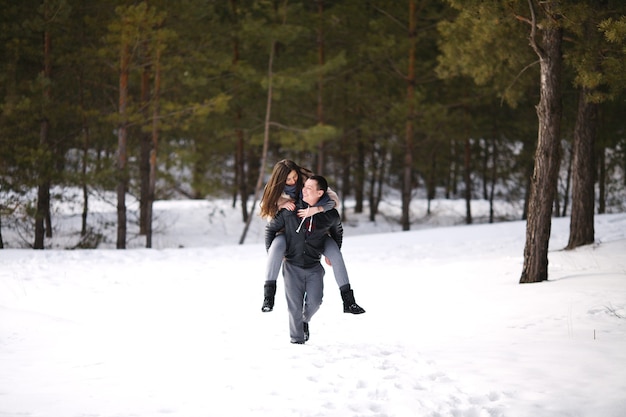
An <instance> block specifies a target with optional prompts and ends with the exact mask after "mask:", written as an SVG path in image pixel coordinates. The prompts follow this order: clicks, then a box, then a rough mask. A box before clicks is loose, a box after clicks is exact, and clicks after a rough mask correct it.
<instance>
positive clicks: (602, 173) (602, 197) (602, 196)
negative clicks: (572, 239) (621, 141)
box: [598, 146, 606, 214]
mask: <svg viewBox="0 0 626 417" xmlns="http://www.w3.org/2000/svg"><path fill="white" fill-rule="evenodd" d="M604 149H605V148H604V146H601V147H600V149H599V150H598V154H599V155H598V156H599V157H598V165H600V167H599V169H598V170H599V172H598V214H604V213H606V186H605V184H606V159H605V155H604V153H605V152H604Z"/></svg>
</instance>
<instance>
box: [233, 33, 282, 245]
mask: <svg viewBox="0 0 626 417" xmlns="http://www.w3.org/2000/svg"><path fill="white" fill-rule="evenodd" d="M275 53H276V41H272V45H271V46H270V57H269V63H268V69H267V103H266V105H265V128H264V133H263V153H262V155H261V166H260V168H259V177H258V178H257V182H256V187H254V199H253V201H252V208H251V209H250V215H249V216H248V221H247V222H246V226H245V227H244V229H243V233H242V234H241V238H240V239H239V244H240V245H243V242H244V241H245V240H246V234H248V229H249V228H250V221H251V220H252V213H254V206H256V202H257V201H258V199H259V195H260V194H261V188H262V187H263V177H264V175H265V166H266V165H267V150H268V149H269V144H270V121H271V114H272V94H273V84H272V81H273V79H274V69H273V68H274V54H275Z"/></svg>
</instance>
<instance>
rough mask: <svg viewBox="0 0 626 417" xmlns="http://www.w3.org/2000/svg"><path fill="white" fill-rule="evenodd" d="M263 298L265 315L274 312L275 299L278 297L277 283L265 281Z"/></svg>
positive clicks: (262, 309)
mask: <svg viewBox="0 0 626 417" xmlns="http://www.w3.org/2000/svg"><path fill="white" fill-rule="evenodd" d="M263 296H264V298H263V307H261V311H262V312H264V313H267V312H270V311H272V310H273V309H274V298H275V297H276V281H265V285H264V286H263Z"/></svg>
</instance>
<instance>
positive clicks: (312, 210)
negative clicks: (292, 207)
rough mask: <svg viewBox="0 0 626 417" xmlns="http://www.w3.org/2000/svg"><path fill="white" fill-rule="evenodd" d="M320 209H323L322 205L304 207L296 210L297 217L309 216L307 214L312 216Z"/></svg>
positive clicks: (320, 210)
mask: <svg viewBox="0 0 626 417" xmlns="http://www.w3.org/2000/svg"><path fill="white" fill-rule="evenodd" d="M322 211H324V209H323V208H322V207H308V208H305V209H300V210H298V217H300V218H303V217H309V216H313V215H314V214H317V213H321V212H322Z"/></svg>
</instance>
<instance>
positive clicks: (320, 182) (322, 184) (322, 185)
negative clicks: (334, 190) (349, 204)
mask: <svg viewBox="0 0 626 417" xmlns="http://www.w3.org/2000/svg"><path fill="white" fill-rule="evenodd" d="M309 179H310V180H313V181H315V182H317V189H318V190H322V191H324V192H326V191H327V190H328V181H326V178H324V177H322V176H321V175H311V176H310V177H309Z"/></svg>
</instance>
